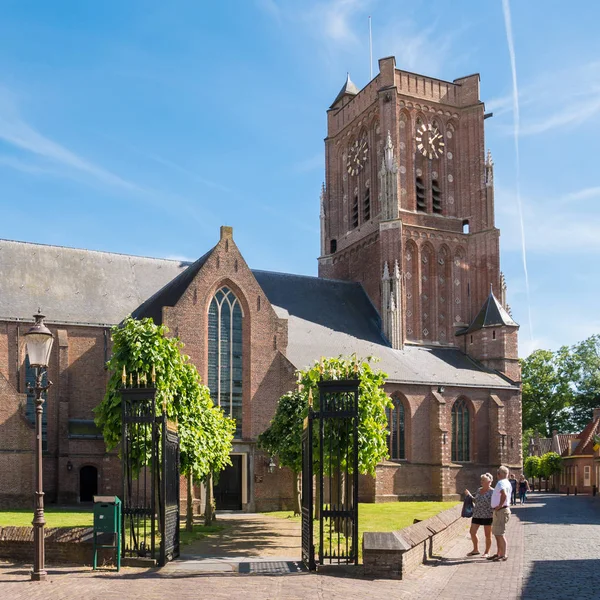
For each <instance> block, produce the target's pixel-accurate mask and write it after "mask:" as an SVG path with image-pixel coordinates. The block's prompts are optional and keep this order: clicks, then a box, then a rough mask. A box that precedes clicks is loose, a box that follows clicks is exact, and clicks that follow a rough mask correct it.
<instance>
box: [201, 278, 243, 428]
mask: <svg viewBox="0 0 600 600" xmlns="http://www.w3.org/2000/svg"><path fill="white" fill-rule="evenodd" d="M208 387H209V389H210V395H211V398H212V399H213V402H214V403H215V404H216V405H218V406H220V407H221V408H222V409H223V410H224V411H225V414H226V415H229V416H230V417H232V418H233V419H235V423H236V429H235V437H236V438H238V439H239V438H241V437H242V308H241V306H240V303H239V302H238V299H237V298H236V296H235V294H234V293H233V292H232V291H231V290H230V289H229V288H227V287H222V288H221V289H219V290H218V291H217V293H216V294H215V295H214V297H213V299H212V302H211V303H210V308H209V310H208Z"/></svg>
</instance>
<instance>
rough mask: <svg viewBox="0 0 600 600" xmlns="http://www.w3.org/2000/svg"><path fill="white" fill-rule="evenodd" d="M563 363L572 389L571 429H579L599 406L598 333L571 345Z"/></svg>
mask: <svg viewBox="0 0 600 600" xmlns="http://www.w3.org/2000/svg"><path fill="white" fill-rule="evenodd" d="M565 364H566V371H567V373H568V377H569V381H570V382H571V386H572V389H573V398H572V401H571V421H572V425H573V427H572V429H573V430H574V431H581V430H582V429H583V428H584V427H585V426H586V425H587V424H588V423H589V421H591V420H592V415H593V410H594V408H597V407H600V335H592V336H591V337H589V338H587V339H586V340H583V341H582V342H579V343H578V344H575V345H574V346H572V347H571V349H570V351H569V353H568V355H567V356H566V358H565Z"/></svg>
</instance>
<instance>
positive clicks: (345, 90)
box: [331, 73, 359, 108]
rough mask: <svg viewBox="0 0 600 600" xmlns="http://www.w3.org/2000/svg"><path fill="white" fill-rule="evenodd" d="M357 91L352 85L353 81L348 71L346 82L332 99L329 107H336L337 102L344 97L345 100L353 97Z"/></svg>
mask: <svg viewBox="0 0 600 600" xmlns="http://www.w3.org/2000/svg"><path fill="white" fill-rule="evenodd" d="M358 92H359V89H358V88H357V87H356V86H355V85H354V83H353V82H352V80H351V79H350V73H348V74H347V76H346V83H344V85H343V86H342V89H341V90H340V93H339V94H338V95H337V96H336V98H335V100H334V101H333V104H332V105H331V108H336V106H337V104H338V102H340V101H343V99H344V98H346V100H351V99H352V98H354V96H356V94H358ZM342 104H343V102H342Z"/></svg>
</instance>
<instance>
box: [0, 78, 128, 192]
mask: <svg viewBox="0 0 600 600" xmlns="http://www.w3.org/2000/svg"><path fill="white" fill-rule="evenodd" d="M0 140H1V141H3V142H5V143H6V144H7V145H8V146H12V147H13V149H18V150H21V151H25V152H27V153H30V154H33V155H35V156H38V157H42V158H44V159H46V160H48V161H50V162H52V163H54V164H56V165H60V166H63V167H66V168H69V169H73V170H74V171H78V172H81V173H85V174H86V175H89V176H91V177H93V178H94V179H96V180H98V181H100V182H101V183H104V184H108V185H111V186H115V187H120V188H123V189H125V190H128V191H139V187H138V186H137V185H135V184H134V183H131V182H129V181H127V180H125V179H123V178H122V177H119V176H118V175H115V174H114V173H111V172H110V171H108V170H107V169H104V168H102V167H99V166H97V165H95V164H93V163H91V162H89V161H87V160H86V159H84V158H82V157H81V156H79V155H77V154H76V153H75V152H72V151H71V150H69V149H68V148H66V147H65V146H62V145H61V144H59V143H58V142H55V141H54V140H52V139H50V138H48V137H46V136H45V135H43V134H42V133H41V132H39V131H38V130H37V129H35V127H33V126H32V125H30V124H29V123H27V122H26V121H25V120H24V119H23V118H22V116H21V115H20V113H19V110H18V107H17V105H16V103H15V100H14V96H13V95H12V94H11V93H10V92H8V91H7V90H3V89H1V88H0ZM4 164H5V165H7V166H11V164H12V166H14V167H15V168H18V169H21V170H22V169H23V164H22V163H20V164H19V163H17V162H14V161H13V162H12V163H11V161H5V162H4Z"/></svg>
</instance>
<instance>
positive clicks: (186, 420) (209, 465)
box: [94, 317, 235, 481]
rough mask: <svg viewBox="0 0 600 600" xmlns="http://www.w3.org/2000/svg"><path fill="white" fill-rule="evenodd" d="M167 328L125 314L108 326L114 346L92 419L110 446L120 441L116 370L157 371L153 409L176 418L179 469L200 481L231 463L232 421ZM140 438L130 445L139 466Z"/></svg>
mask: <svg viewBox="0 0 600 600" xmlns="http://www.w3.org/2000/svg"><path fill="white" fill-rule="evenodd" d="M167 332H168V331H167V328H166V327H164V326H163V325H160V326H158V325H155V324H154V323H153V321H152V319H142V320H136V319H132V318H131V317H128V318H127V319H126V320H125V321H124V323H123V324H122V326H116V327H113V329H112V331H111V335H112V341H113V352H112V356H111V358H110V360H109V361H108V365H107V366H108V368H109V370H110V373H111V375H110V379H109V381H108V385H107V390H106V394H105V396H104V399H103V400H102V402H101V403H100V404H99V405H98V406H97V407H96V408H95V409H94V412H95V413H96V419H95V420H96V425H97V426H98V427H99V428H100V430H101V431H102V434H103V436H104V440H105V443H106V446H107V448H108V449H109V450H111V449H113V448H115V447H117V446H118V445H119V444H120V442H121V431H122V430H121V392H120V390H121V387H122V382H121V374H122V372H123V367H125V370H126V372H127V373H135V374H136V375H137V374H138V373H139V374H142V375H145V376H146V378H147V379H149V377H150V373H151V372H152V370H153V368H154V371H155V373H156V384H155V387H156V408H157V414H159V413H161V412H162V410H163V407H164V408H165V409H166V412H167V417H168V418H169V419H170V420H173V421H177V423H178V432H179V443H180V455H181V472H182V473H183V474H184V475H186V476H189V475H192V476H193V477H194V479H196V480H200V481H204V480H206V478H207V477H208V476H209V475H210V474H211V473H212V474H218V473H219V472H220V471H221V470H222V469H223V468H224V467H225V466H226V465H228V464H231V460H230V458H229V453H230V452H231V441H232V440H233V433H234V431H235V423H234V421H233V420H232V419H230V418H229V417H226V416H225V415H224V414H223V411H222V410H221V409H220V408H218V407H216V406H214V404H213V402H212V399H211V397H210V392H209V390H208V388H207V387H206V386H205V385H202V383H201V380H200V375H199V374H198V371H197V370H196V367H195V366H194V365H193V364H191V363H190V362H189V357H188V356H186V355H184V354H182V352H181V350H182V348H183V344H182V343H181V342H180V341H179V340H178V339H177V338H169V337H167ZM142 448H144V449H145V448H148V449H149V448H150V446H149V445H148V444H144V443H142V444H141V445H139V446H137V447H135V448H134V451H135V452H137V453H138V462H139V464H138V466H141V465H143V464H146V460H147V457H145V456H143V451H142Z"/></svg>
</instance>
